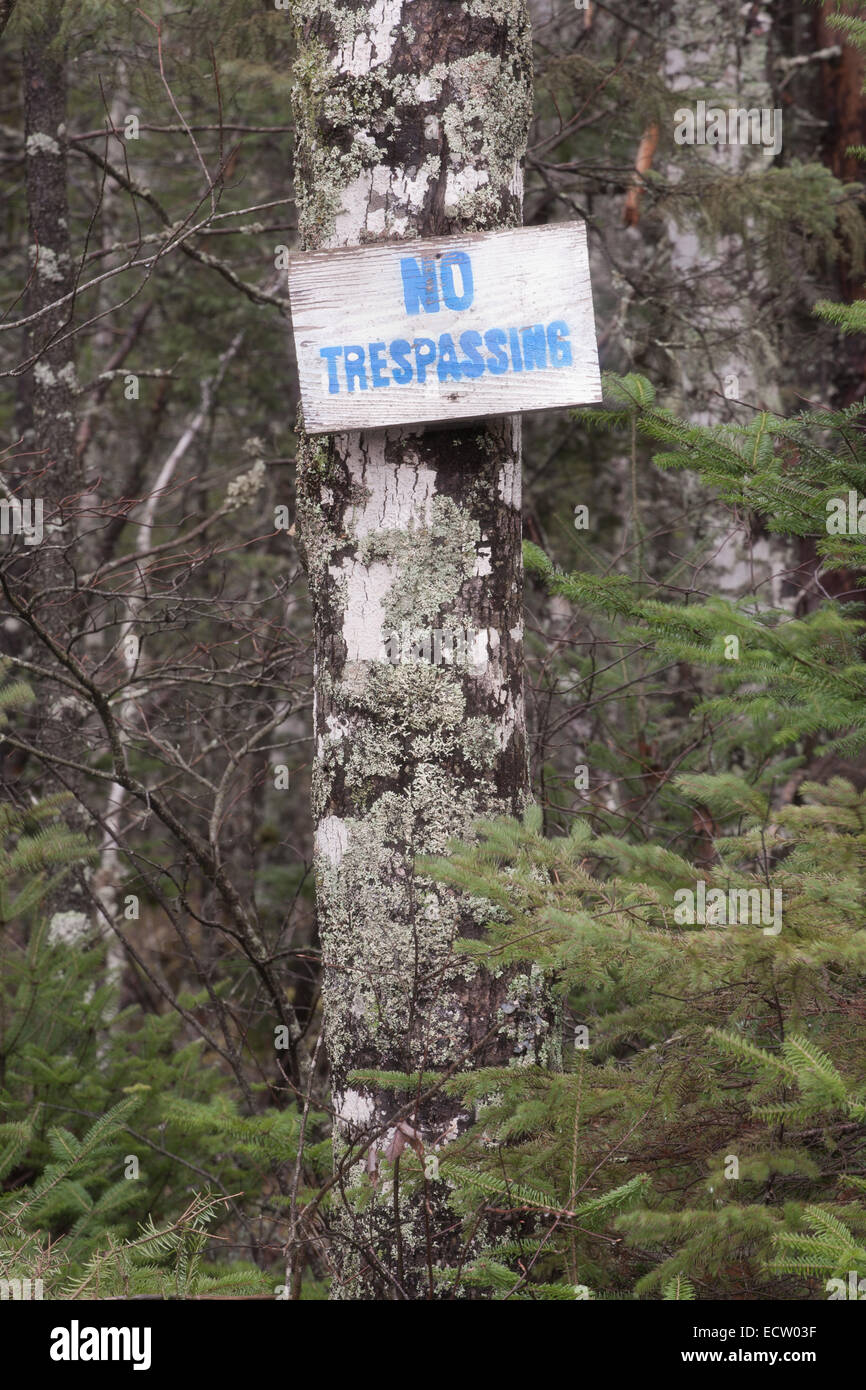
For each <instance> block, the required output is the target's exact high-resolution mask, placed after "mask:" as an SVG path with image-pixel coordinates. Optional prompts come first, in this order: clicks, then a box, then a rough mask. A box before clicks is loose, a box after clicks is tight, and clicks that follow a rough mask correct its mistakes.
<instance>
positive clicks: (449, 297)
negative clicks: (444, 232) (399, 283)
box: [400, 251, 475, 315]
mask: <svg viewBox="0 0 866 1390" xmlns="http://www.w3.org/2000/svg"><path fill="white" fill-rule="evenodd" d="M437 269H438V276H437ZM400 270H401V272H402V275H403V302H404V303H405V305H406V313H407V314H410V315H415V314H420V312H421V310H422V309H423V310H424V312H425V313H427V314H438V313H439V310H440V308H441V305H440V302H439V292H440V288H441V292H442V299H444V301H445V304H446V306H447V308H449V309H456V310H459V309H468V308H469V306H470V304H471V303H472V301H473V299H474V298H475V283H474V280H473V278H472V262H471V261H470V259H469V257H468V255H467V254H466V252H465V251H446V252H445V254H444V255H440V256H439V257H437V259H436V260H435V261H428V260H421V261H416V260H415V258H414V256H404V257H403V258H402V259H401V261H400ZM455 270H456V271H458V272H459V279H460V293H459V294H458V292H457V286H456V284H455V283H454V272H455Z"/></svg>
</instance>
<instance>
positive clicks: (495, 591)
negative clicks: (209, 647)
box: [295, 0, 556, 1298]
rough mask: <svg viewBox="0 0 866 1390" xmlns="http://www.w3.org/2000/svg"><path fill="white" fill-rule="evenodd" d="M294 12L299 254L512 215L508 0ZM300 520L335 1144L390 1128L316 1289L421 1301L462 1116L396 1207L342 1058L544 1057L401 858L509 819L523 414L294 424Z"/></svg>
mask: <svg viewBox="0 0 866 1390" xmlns="http://www.w3.org/2000/svg"><path fill="white" fill-rule="evenodd" d="M298 11H299V13H298V15H297V18H298V40H299V42H298V60H297V67H296V73H295V100H296V112H297V127H298V147H297V159H296V170H295V179H296V190H295V191H296V197H297V202H298V207H299V223H300V228H301V235H302V245H303V248H304V249H305V250H314V249H315V250H321V249H326V248H332V247H341V246H349V245H357V244H361V243H366V242H370V241H374V240H399V239H411V238H417V237H421V236H442V235H446V234H449V233H453V232H457V231H479V230H491V229H495V228H498V227H514V226H519V225H521V220H522V183H523V180H522V164H521V160H522V156H523V154H524V151H525V142H526V135H527V129H528V123H529V119H530V114H531V109H532V73H531V48H530V31H529V22H528V18H527V14H526V9H525V5H524V3H523V0H497V2H496V3H494V0H467V2H466V3H454V4H452V3H449V4H442V3H439V0H377V2H376V3H372V4H371V3H363V4H351V3H329V2H328V0H301V3H300V4H299V6H298ZM299 520H300V526H299V530H300V533H301V537H302V543H303V546H304V550H305V555H306V561H307V565H308V571H309V579H310V585H311V590H312V596H313V603H314V609H315V630H316V636H315V642H316V692H315V739H316V758H315V771H314V790H313V799H314V808H313V809H314V818H315V824H316V865H317V891H318V909H319V924H320V935H321V944H322V951H323V956H324V989H323V992H324V1015H325V1036H326V1043H327V1049H328V1056H329V1062H330V1068H331V1076H332V1086H333V1098H334V1106H335V1110H336V1118H337V1124H336V1131H337V1139H336V1150H337V1157H338V1160H339V1156H340V1154H341V1152H344V1151H345V1145H346V1143H347V1141H349V1140H355V1139H357V1138H358V1137H359V1136H363V1135H373V1134H377V1132H379V1131H382V1130H383V1129H384V1132H383V1133H379V1136H378V1138H376V1140H375V1143H374V1144H373V1146H372V1148H371V1151H370V1152H369V1153H368V1155H367V1161H366V1164H365V1163H360V1164H358V1165H357V1166H356V1167H355V1168H354V1169H353V1171H352V1175H351V1179H350V1180H349V1182H348V1183H347V1184H346V1185H344V1197H345V1210H344V1213H343V1216H342V1218H341V1220H340V1236H341V1240H340V1242H338V1268H337V1278H336V1280H335V1292H336V1294H337V1295H338V1296H339V1295H343V1296H346V1297H367V1298H401V1297H405V1298H419V1297H420V1298H423V1297H431V1296H438V1295H439V1294H440V1292H442V1291H443V1288H444V1287H445V1286H444V1285H442V1284H441V1283H440V1281H438V1280H437V1278H436V1275H435V1270H436V1268H437V1267H440V1268H441V1267H442V1266H444V1265H448V1264H453V1263H454V1262H455V1260H456V1258H457V1254H458V1251H459V1249H460V1246H461V1242H462V1235H461V1230H460V1225H459V1221H455V1216H454V1212H453V1210H452V1208H451V1207H450V1206H449V1187H448V1183H447V1181H446V1177H445V1174H446V1172H447V1165H446V1166H445V1168H444V1169H443V1176H442V1177H441V1178H440V1179H439V1180H437V1179H436V1178H435V1176H433V1177H422V1174H423V1171H424V1170H423V1169H422V1166H421V1159H420V1158H419V1156H418V1155H419V1153H420V1151H421V1148H422V1147H423V1152H424V1154H425V1155H435V1154H436V1153H437V1152H438V1153H439V1154H440V1155H441V1152H442V1150H443V1148H444V1147H445V1146H446V1145H447V1144H448V1143H449V1142H450V1141H452V1140H453V1139H455V1138H456V1137H457V1136H459V1135H460V1134H461V1133H462V1132H463V1131H464V1130H465V1128H466V1127H467V1125H468V1124H469V1123H470V1121H471V1118H472V1116H471V1114H470V1113H469V1111H468V1110H467V1109H466V1108H465V1107H464V1106H462V1105H461V1103H460V1102H459V1101H456V1100H453V1099H449V1098H447V1097H445V1096H443V1095H441V1094H437V1095H436V1096H434V1097H433V1098H432V1099H430V1100H429V1101H428V1102H426V1103H422V1104H420V1105H415V1106H414V1108H413V1109H412V1112H411V1114H409V1115H408V1116H406V1117H405V1118H404V1121H403V1122H404V1124H405V1125H406V1126H407V1128H408V1132H409V1135H410V1140H411V1144H410V1147H409V1148H408V1149H407V1150H406V1156H405V1158H404V1160H403V1168H404V1173H407V1171H408V1170H409V1169H410V1168H411V1166H412V1165H413V1164H414V1170H413V1171H414V1173H415V1178H416V1181H415V1182H414V1186H413V1183H412V1181H409V1182H406V1181H405V1179H403V1180H402V1182H401V1185H402V1191H401V1192H399V1193H398V1202H397V1203H396V1207H397V1210H398V1213H399V1214H398V1215H397V1214H395V1194H394V1170H393V1168H391V1167H390V1165H385V1166H384V1167H383V1168H382V1169H381V1172H377V1171H376V1169H377V1164H378V1159H377V1158H376V1157H375V1155H376V1153H377V1151H378V1152H381V1151H389V1152H390V1153H391V1154H393V1153H394V1152H395V1148H394V1140H395V1130H394V1126H393V1124H389V1119H390V1118H391V1117H393V1116H394V1115H395V1113H396V1112H397V1111H399V1109H400V1107H401V1106H402V1107H405V1105H406V1101H407V1096H406V1092H405V1091H400V1090H399V1089H395V1090H390V1089H388V1088H387V1087H385V1086H382V1085H379V1084H376V1083H374V1082H371V1081H369V1080H367V1081H366V1082H365V1083H364V1084H360V1083H359V1082H358V1081H353V1080H352V1073H353V1072H354V1071H355V1070H358V1069H366V1070H377V1071H390V1072H401V1073H418V1072H421V1071H423V1072H428V1073H429V1072H434V1073H441V1072H443V1071H446V1070H447V1069H448V1068H450V1067H453V1066H454V1065H455V1064H457V1065H458V1066H459V1068H460V1069H461V1070H468V1069H471V1068H473V1067H477V1066H479V1065H491V1064H497V1065H501V1064H503V1063H505V1062H508V1061H517V1060H518V1059H519V1060H523V1061H536V1060H537V1061H544V1062H546V1063H550V1062H551V1061H552V1056H553V1054H554V1053H555V1051H556V1039H555V1029H554V1028H553V1026H552V1020H551V1015H550V1013H549V1011H548V1010H547V1005H546V995H545V991H544V987H543V982H542V981H541V980H540V979H536V978H535V977H531V976H529V975H521V976H518V975H515V974H514V972H512V973H511V974H506V973H503V974H501V975H500V976H498V977H495V976H494V975H493V974H491V973H488V972H487V971H486V970H483V969H481V968H477V967H476V966H474V965H473V964H472V963H470V962H468V961H467V959H466V958H465V957H461V955H460V954H459V953H455V952H454V950H453V942H454V940H455V938H457V937H461V936H462V937H473V936H477V935H478V934H479V933H480V931H481V929H482V927H483V924H484V922H485V920H487V918H488V917H489V913H490V908H489V906H487V905H485V904H483V903H481V902H477V901H473V900H472V899H471V898H469V897H467V896H465V895H461V894H459V893H457V892H456V891H454V890H453V889H451V888H450V887H445V886H443V885H441V884H438V883H436V882H434V881H433V880H432V879H430V878H428V877H425V876H424V874H423V872H420V873H419V872H418V871H417V870H416V857H417V856H419V855H424V854H436V853H439V852H441V851H443V850H444V849H445V848H446V845H447V843H448V840H449V838H451V837H460V836H464V837H465V836H467V835H468V834H469V833H470V829H471V827H472V825H473V823H474V822H475V821H477V820H478V819H479V818H489V817H493V816H495V815H499V814H519V813H521V812H522V810H523V809H524V807H525V804H526V801H527V797H528V763H527V747H526V734H525V719H524V703H523V688H522V668H523V623H522V598H523V593H522V590H523V580H522V561H521V516H520V421H519V418H518V417H510V416H509V417H503V418H496V419H488V420H482V421H478V422H477V423H472V424H469V425H466V424H462V425H461V426H459V427H456V428H454V427H443V428H435V429H430V428H427V429H424V428H421V427H420V426H419V427H415V428H409V429H403V428H401V429H390V430H388V431H371V432H368V433H365V434H360V435H358V434H351V435H341V436H334V437H329V438H325V439H315V440H314V439H311V438H309V437H304V436H303V435H302V436H301V438H300V444H299ZM455 631H456V632H457V633H458V639H457V640H456V641H453V642H452V639H451V638H450V637H448V636H447V634H448V633H454V632H455ZM440 632H442V633H445V634H446V636H445V637H444V639H437V636H436V634H437V633H440ZM394 633H396V634H399V641H398V642H397V643H396V644H395V643H394V639H393V638H392V637H391V634H394ZM389 639H390V640H391V643H392V646H391V647H390V648H389V645H388V643H389ZM415 644H417V651H418V652H419V653H420V655H419V656H417V657H416V658H413V657H412V656H411V652H412V651H413V650H414V649H415ZM440 644H441V653H440V652H439V646H440ZM395 651H396V656H395ZM407 651H408V652H409V653H410V655H409V658H408V659H405V658H406V653H407ZM440 656H441V659H437V657H440ZM503 1005H506V1008H505V1011H504V1012H503V1011H502V1006H503ZM410 1098H411V1092H410ZM399 1144H400V1140H399V1136H398V1141H397V1148H398V1149H399ZM413 1146H414V1148H413ZM425 1162H426V1161H425ZM426 1167H427V1169H428V1172H430V1173H434V1174H435V1171H436V1165H435V1164H434V1165H432V1166H431V1165H430V1164H429V1163H426ZM365 1170H366V1171H365Z"/></svg>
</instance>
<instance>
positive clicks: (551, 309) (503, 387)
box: [289, 222, 601, 434]
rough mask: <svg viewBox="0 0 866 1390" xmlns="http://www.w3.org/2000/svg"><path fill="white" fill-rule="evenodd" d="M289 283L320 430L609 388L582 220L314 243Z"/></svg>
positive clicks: (312, 420) (309, 409)
mask: <svg viewBox="0 0 866 1390" xmlns="http://www.w3.org/2000/svg"><path fill="white" fill-rule="evenodd" d="M289 295H290V298H291V306H292V322H293V326H294V333H295V347H296V350H297V358H298V373H299V376H300V383H301V402H302V405H303V411H304V424H305V427H306V429H307V431H308V432H309V433H310V434H334V433H342V432H344V431H346V430H366V429H378V428H382V427H384V426H387V425H410V424H421V423H424V422H425V421H436V420H460V419H472V418H478V417H481V416H485V415H511V414H517V413H519V412H521V411H528V410H552V409H555V408H559V407H562V406H569V405H587V404H590V403H591V402H593V401H600V400H601V379H600V375H599V366H598V349H597V346H596V339H595V322H594V319H593V312H592V291H591V286H590V279H589V258H588V256H587V249H586V228H585V226H584V224H583V223H582V222H564V223H554V224H551V225H549V226H546V227H527V228H523V229H519V230H515V231H505V232H484V233H479V234H477V235H466V236H453V237H437V238H435V239H432V240H427V241H391V242H377V243H375V244H373V245H370V246H361V247H352V248H350V249H347V250H340V251H314V252H310V253H309V254H307V255H300V256H294V257H292V259H291V262H290V265H289Z"/></svg>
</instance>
